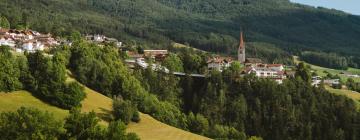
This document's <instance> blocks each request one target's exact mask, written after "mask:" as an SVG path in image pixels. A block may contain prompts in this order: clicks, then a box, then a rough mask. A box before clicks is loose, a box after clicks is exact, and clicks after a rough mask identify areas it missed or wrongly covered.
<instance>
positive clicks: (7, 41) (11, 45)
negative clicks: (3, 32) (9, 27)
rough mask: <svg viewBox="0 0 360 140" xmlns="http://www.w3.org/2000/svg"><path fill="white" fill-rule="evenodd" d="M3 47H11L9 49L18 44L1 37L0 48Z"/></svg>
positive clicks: (8, 38) (10, 39)
mask: <svg viewBox="0 0 360 140" xmlns="http://www.w3.org/2000/svg"><path fill="white" fill-rule="evenodd" d="M3 45H4V46H9V47H15V46H16V42H15V41H14V40H13V39H12V38H10V37H6V36H0V46H3Z"/></svg>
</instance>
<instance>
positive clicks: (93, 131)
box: [64, 109, 105, 140]
mask: <svg viewBox="0 0 360 140" xmlns="http://www.w3.org/2000/svg"><path fill="white" fill-rule="evenodd" d="M99 121H100V120H99V119H98V118H97V117H96V114H95V112H90V113H81V112H80V110H79V109H72V110H71V111H70V115H69V116H68V117H67V118H66V119H65V124H64V128H65V129H66V137H67V138H69V139H84V140H85V139H104V136H105V131H104V130H103V129H102V128H101V127H100V125H99V124H98V122H99Z"/></svg>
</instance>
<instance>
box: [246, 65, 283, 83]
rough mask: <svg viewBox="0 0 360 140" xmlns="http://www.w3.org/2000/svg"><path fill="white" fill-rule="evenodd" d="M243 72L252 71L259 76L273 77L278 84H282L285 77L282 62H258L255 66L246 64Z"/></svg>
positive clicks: (248, 72)
mask: <svg viewBox="0 0 360 140" xmlns="http://www.w3.org/2000/svg"><path fill="white" fill-rule="evenodd" d="M244 73H245V74H251V73H253V74H255V76H256V77H259V78H269V79H273V80H275V81H276V82H277V83H279V84H282V83H283V80H284V79H286V74H285V69H284V65H282V64H259V65H255V66H248V67H247V68H246V69H245V71H244Z"/></svg>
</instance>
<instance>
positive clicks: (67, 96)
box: [56, 82, 86, 108]
mask: <svg viewBox="0 0 360 140" xmlns="http://www.w3.org/2000/svg"><path fill="white" fill-rule="evenodd" d="M56 97H57V98H58V99H57V100H58V101H59V102H60V105H61V106H63V107H65V108H71V107H80V106H81V101H82V100H84V99H85V97H86V94H85V92H84V88H83V87H82V86H81V85H80V84H78V83H77V82H72V83H70V84H68V85H65V89H64V93H62V94H60V95H58V96H56Z"/></svg>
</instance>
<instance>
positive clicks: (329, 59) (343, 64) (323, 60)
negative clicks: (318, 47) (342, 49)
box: [301, 51, 351, 70]
mask: <svg viewBox="0 0 360 140" xmlns="http://www.w3.org/2000/svg"><path fill="white" fill-rule="evenodd" d="M301 59H302V60H304V61H306V62H308V63H311V64H314V65H318V66H322V67H327V68H333V69H342V70H346V69H347V68H348V67H349V60H348V59H347V58H346V57H343V56H339V55H337V54H335V53H322V52H309V51H307V52H303V53H302V54H301ZM350 61H351V60H350Z"/></svg>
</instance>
